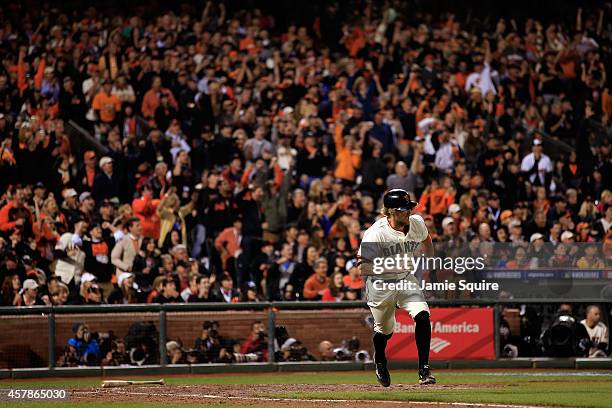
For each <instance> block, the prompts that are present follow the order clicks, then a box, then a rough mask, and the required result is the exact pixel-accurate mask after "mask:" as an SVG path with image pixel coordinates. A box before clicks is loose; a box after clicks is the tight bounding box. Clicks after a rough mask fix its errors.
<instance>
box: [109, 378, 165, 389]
mask: <svg viewBox="0 0 612 408" xmlns="http://www.w3.org/2000/svg"><path fill="white" fill-rule="evenodd" d="M165 383H166V382H165V381H164V380H163V379H161V380H145V381H136V380H106V381H102V388H111V387H127V386H129V385H164V384H165Z"/></svg>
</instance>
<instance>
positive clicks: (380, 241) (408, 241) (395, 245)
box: [358, 214, 429, 279]
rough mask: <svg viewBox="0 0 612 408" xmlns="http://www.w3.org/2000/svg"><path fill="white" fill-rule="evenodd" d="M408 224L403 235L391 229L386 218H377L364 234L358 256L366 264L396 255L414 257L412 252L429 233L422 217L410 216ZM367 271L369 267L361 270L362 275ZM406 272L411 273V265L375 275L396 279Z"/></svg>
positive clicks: (387, 269) (386, 269)
mask: <svg viewBox="0 0 612 408" xmlns="http://www.w3.org/2000/svg"><path fill="white" fill-rule="evenodd" d="M409 223H410V229H409V230H408V233H407V234H404V233H403V232H401V231H397V230H396V229H393V228H392V227H391V225H390V224H389V220H388V218H387V217H381V218H379V219H378V220H377V221H376V222H375V223H374V224H373V225H372V226H371V227H370V228H368V229H367V230H366V232H365V233H364V235H363V239H362V241H361V246H360V247H359V252H358V255H359V256H360V257H361V258H362V259H363V261H364V262H366V263H367V262H368V261H374V258H395V257H396V255H399V256H401V257H403V256H404V255H407V256H408V257H412V256H414V251H415V250H416V248H417V247H418V246H419V245H420V244H421V242H423V241H424V240H425V239H426V238H427V237H428V236H429V231H428V230H427V226H426V225H425V221H424V220H423V217H421V216H420V215H418V214H413V215H411V216H410V218H409ZM368 269H370V267H369V266H368V267H366V268H365V269H364V268H362V270H364V275H367V274H368V273H367V272H366V271H367V270H368ZM406 272H412V265H411V264H410V266H409V269H408V270H406V269H401V270H399V269H389V268H385V273H383V274H376V275H377V277H379V278H395V279H397V278H401V277H403V276H406V275H407V274H406ZM398 275H399V276H398Z"/></svg>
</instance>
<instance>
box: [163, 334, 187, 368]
mask: <svg viewBox="0 0 612 408" xmlns="http://www.w3.org/2000/svg"><path fill="white" fill-rule="evenodd" d="M166 354H167V355H168V364H185V362H186V359H185V357H186V355H185V352H184V351H183V348H182V347H181V345H180V344H179V343H178V342H176V341H174V340H171V341H169V342H167V343H166Z"/></svg>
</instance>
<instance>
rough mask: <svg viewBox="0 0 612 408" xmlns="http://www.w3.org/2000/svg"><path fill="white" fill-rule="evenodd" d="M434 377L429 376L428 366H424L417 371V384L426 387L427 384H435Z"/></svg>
mask: <svg viewBox="0 0 612 408" xmlns="http://www.w3.org/2000/svg"><path fill="white" fill-rule="evenodd" d="M435 383H436V377H434V376H433V374H431V370H430V369H429V366H428V365H424V366H423V368H420V369H419V384H421V385H427V384H435Z"/></svg>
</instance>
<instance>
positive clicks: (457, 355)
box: [387, 307, 495, 360]
mask: <svg viewBox="0 0 612 408" xmlns="http://www.w3.org/2000/svg"><path fill="white" fill-rule="evenodd" d="M395 319H396V323H395V330H394V333H393V337H391V340H389V344H388V345H387V357H388V358H389V359H391V360H417V359H418V355H417V348H416V344H415V342H414V328H415V326H414V321H413V320H412V318H411V317H410V315H409V314H408V313H407V312H406V311H405V310H401V309H400V310H397V312H396V313H395ZM493 330H494V328H493V308H475V309H473V308H469V309H467V308H466V309H463V308H459V307H448V308H432V309H431V349H430V350H431V351H430V353H429V356H430V359H432V360H446V359H481V360H492V359H494V358H495V345H494V332H493Z"/></svg>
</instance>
